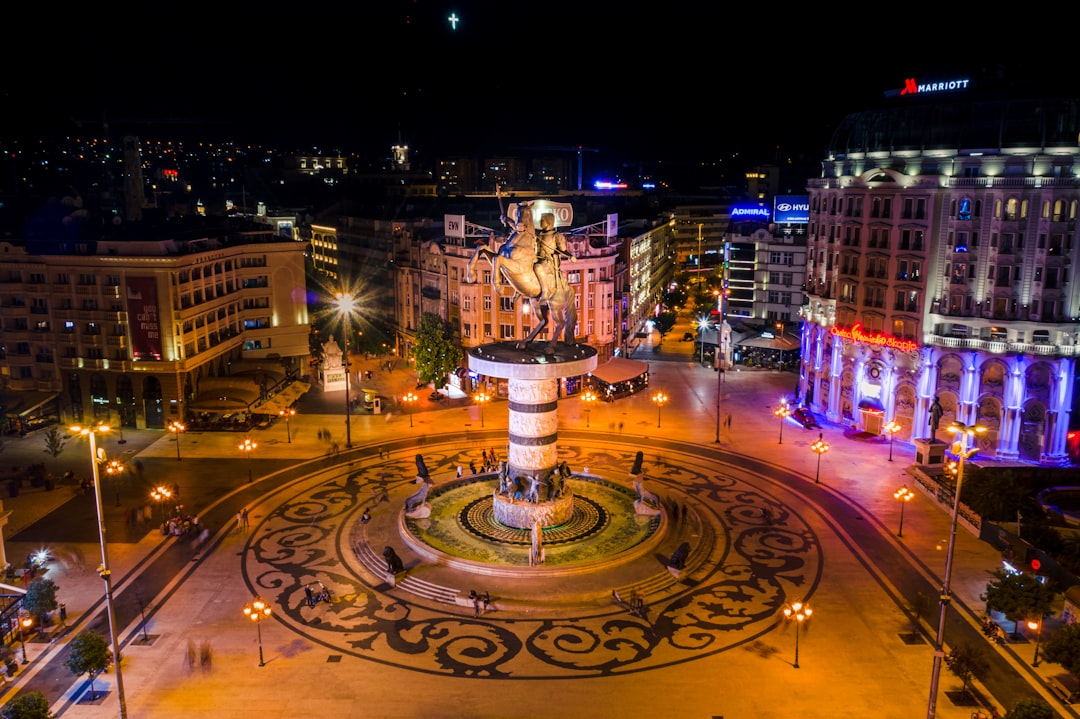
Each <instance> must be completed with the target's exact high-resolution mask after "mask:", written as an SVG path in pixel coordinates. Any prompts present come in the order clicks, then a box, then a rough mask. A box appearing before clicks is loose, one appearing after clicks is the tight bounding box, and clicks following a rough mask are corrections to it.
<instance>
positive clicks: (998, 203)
mask: <svg viewBox="0 0 1080 719" xmlns="http://www.w3.org/2000/svg"><path fill="white" fill-rule="evenodd" d="M994 217H995V218H996V219H998V220H1000V219H1001V200H994Z"/></svg>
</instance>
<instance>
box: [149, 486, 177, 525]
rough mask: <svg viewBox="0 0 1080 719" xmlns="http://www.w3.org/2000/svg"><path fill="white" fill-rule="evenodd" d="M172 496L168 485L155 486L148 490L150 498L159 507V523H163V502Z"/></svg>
mask: <svg viewBox="0 0 1080 719" xmlns="http://www.w3.org/2000/svg"><path fill="white" fill-rule="evenodd" d="M170 497H172V490H170V489H169V488H168V487H162V486H160V485H159V486H157V487H154V488H153V489H152V490H150V498H151V499H153V500H154V501H155V502H157V503H158V506H159V507H161V523H162V524H165V502H166V501H167V500H168V499H169V498H170Z"/></svg>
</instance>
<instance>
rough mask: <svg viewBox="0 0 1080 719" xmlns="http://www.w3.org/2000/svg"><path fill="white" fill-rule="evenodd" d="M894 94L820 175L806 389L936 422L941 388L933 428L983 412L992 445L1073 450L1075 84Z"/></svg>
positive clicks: (847, 134) (970, 420) (829, 406)
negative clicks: (1037, 93)
mask: <svg viewBox="0 0 1080 719" xmlns="http://www.w3.org/2000/svg"><path fill="white" fill-rule="evenodd" d="M966 85H967V83H954V86H955V87H961V86H966ZM946 87H948V85H946ZM920 89H922V88H920ZM897 95H898V97H896V98H894V99H893V100H892V101H891V102H893V103H894V104H892V105H890V106H887V107H885V108H883V109H880V110H873V111H866V112H860V113H856V114H853V115H849V116H848V117H847V118H846V119H844V120H843V122H842V123H841V124H840V125H839V126H838V128H837V129H836V131H835V132H834V134H833V136H832V139H831V142H830V145H829V148H828V150H827V153H826V157H825V159H824V160H823V162H822V174H821V177H820V178H816V179H812V180H810V182H809V187H808V192H809V197H810V224H809V228H808V263H807V281H806V294H807V295H808V304H807V305H805V306H804V307H803V333H802V344H803V346H802V365H801V370H800V379H799V391H800V399H801V400H802V401H803V402H805V403H806V404H807V405H809V407H810V408H811V409H812V410H814V411H817V412H821V413H824V414H825V415H826V416H827V417H828V418H829V419H830V420H832V421H837V422H844V423H848V424H850V425H851V426H853V427H855V428H857V429H860V430H863V431H866V432H870V433H880V432H881V431H882V426H883V425H884V423H886V422H888V421H889V420H891V419H895V420H896V421H897V422H898V423H899V424H900V426H901V430H900V431H899V433H898V434H897V436H898V437H900V438H904V439H933V438H931V437H930V435H931V428H930V411H931V406H932V405H933V402H934V400H935V398H937V399H938V401H939V402H940V403H941V406H942V408H943V410H944V415H943V416H942V417H941V421H940V423H939V430H938V437H937V439H939V440H942V441H948V442H951V434H950V433H949V432H948V431H947V430H946V428H947V427H948V425H949V423H950V422H951V421H954V420H956V421H959V422H961V423H964V424H968V425H972V424H979V425H982V426H984V427H986V428H987V430H988V431H987V432H986V433H985V434H983V435H980V436H979V439H978V442H979V448H980V454H981V456H988V457H996V458H999V459H1008V460H1024V461H1030V462H1036V463H1040V464H1045V465H1057V464H1065V463H1067V462H1068V454H1067V449H1066V435H1067V431H1068V427H1069V415H1070V409H1071V403H1072V395H1073V382H1074V376H1075V371H1076V368H1075V363H1076V357H1077V355H1078V354H1080V346H1078V345H1077V331H1078V328H1080V283H1077V282H1073V281H1072V272H1073V268H1074V267H1075V265H1076V263H1077V260H1078V252H1080V248H1078V246H1077V242H1076V219H1077V204H1078V201H1080V189H1078V188H1080V180H1078V179H1077V178H1078V173H1080V100H1076V99H1032V100H1016V99H1012V100H1002V99H995V98H989V97H982V98H979V97H974V96H972V97H970V98H969V97H966V96H965V95H964V93H963V89H961V90H960V91H957V92H951V93H946V92H943V93H939V94H930V93H927V92H919V93H906V94H905V95H899V93H897Z"/></svg>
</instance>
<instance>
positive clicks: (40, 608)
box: [23, 577, 60, 627]
mask: <svg viewBox="0 0 1080 719" xmlns="http://www.w3.org/2000/svg"><path fill="white" fill-rule="evenodd" d="M56 591H57V586H56V582H54V581H53V580H51V579H46V578H45V577H38V578H37V579H35V580H34V581H32V582H30V586H28V587H27V588H26V594H24V595H23V609H25V610H26V611H27V612H29V613H30V616H32V617H33V618H34V620H35V621H36V622H37V625H38V626H39V627H41V626H44V625H45V623H46V621H47V620H48V617H46V615H47V614H48V613H49V612H52V611H55V610H56V608H57V607H58V606H60V605H59V604H57V602H56Z"/></svg>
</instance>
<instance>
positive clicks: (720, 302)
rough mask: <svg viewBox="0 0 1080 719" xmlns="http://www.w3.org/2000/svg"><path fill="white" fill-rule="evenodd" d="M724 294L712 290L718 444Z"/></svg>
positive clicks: (718, 432) (717, 433)
mask: <svg viewBox="0 0 1080 719" xmlns="http://www.w3.org/2000/svg"><path fill="white" fill-rule="evenodd" d="M724 294H725V293H724V292H721V291H720V290H713V296H714V297H716V314H717V317H718V319H719V321H720V322H719V324H718V325H717V326H716V349H715V350H713V364H715V365H716V440H715V441H716V443H717V444H720V388H721V387H722V386H723V383H724V359H725V356H724Z"/></svg>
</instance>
